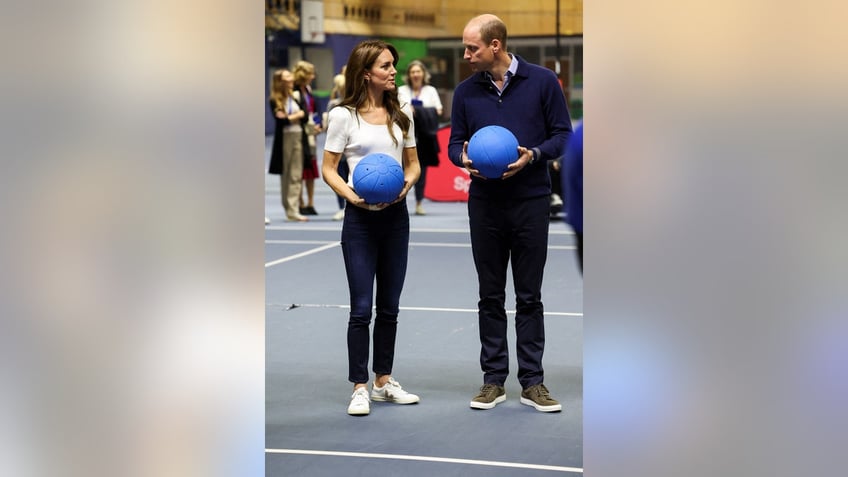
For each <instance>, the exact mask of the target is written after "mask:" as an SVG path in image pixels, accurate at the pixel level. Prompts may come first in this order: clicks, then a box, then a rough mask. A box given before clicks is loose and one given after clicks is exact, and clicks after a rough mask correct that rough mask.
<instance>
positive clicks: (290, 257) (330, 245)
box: [265, 242, 340, 268]
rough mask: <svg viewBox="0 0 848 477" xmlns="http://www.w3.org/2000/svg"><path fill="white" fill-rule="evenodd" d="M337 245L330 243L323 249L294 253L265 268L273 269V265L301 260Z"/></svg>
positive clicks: (337, 244) (268, 264) (267, 264)
mask: <svg viewBox="0 0 848 477" xmlns="http://www.w3.org/2000/svg"><path fill="white" fill-rule="evenodd" d="M339 244H340V242H332V243H328V244H327V245H324V246H323V247H317V248H313V249H312V250H307V251H305V252H301V253H296V254H294V255H289V256H288V257H283V258H280V259H277V260H273V261H271V262H268V263H266V264H265V268H268V267H273V266H274V265H279V264H281V263H285V262H288V261H290V260H295V259H298V258H301V257H305V256H307V255H312V254H313V253H318V252H323V251H324V250H327V249H329V248H333V247H338V246H339Z"/></svg>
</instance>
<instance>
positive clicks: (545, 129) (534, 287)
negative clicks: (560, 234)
mask: <svg viewBox="0 0 848 477" xmlns="http://www.w3.org/2000/svg"><path fill="white" fill-rule="evenodd" d="M506 41H507V34H506V25H505V24H504V23H503V22H502V21H501V20H500V19H499V18H498V17H496V16H494V15H489V14H487V15H480V16H478V17H475V18H472V19H471V20H470V21H469V22H468V24H467V25H466V27H465V30H464V31H463V33H462V43H463V45H464V46H465V53H464V59H465V60H466V61H468V62H469V64H470V65H471V69H472V70H473V71H474V72H475V73H474V74H473V75H472V76H471V77H470V78H468V79H466V80H465V81H463V82H462V83H460V84H459V86H457V88H456V90H455V91H454V99H453V107H452V110H451V136H450V142H449V144H448V157H449V158H450V160H451V162H453V163H454V164H455V165H457V166H459V167H464V168H465V169H467V170H468V171H469V173H470V174H471V176H472V178H471V187H470V189H469V198H468V218H469V227H470V230H471V250H472V254H473V256H474V265H475V267H476V269H477V281H478V286H479V295H480V301H479V302H478V319H479V324H480V343H481V350H480V366H481V368H482V371H483V386H482V387H481V388H480V391H479V393H478V394H477V395H476V396H474V398H473V399H472V400H471V407H472V408H474V409H491V408H493V407H495V406H496V405H497V404H498V403H501V402H503V401H505V400H506V392H505V390H504V382H505V381H506V377H507V375H508V374H509V351H508V348H507V317H506V310H505V305H504V301H505V299H506V291H505V290H506V281H507V275H506V274H507V268H508V265H509V262H510V261H511V262H512V273H513V282H514V284H515V296H516V306H515V309H516V313H515V331H516V348H517V349H516V352H517V357H518V381H519V383H521V386H522V388H523V391H522V393H521V403H522V404H526V405H528V406H533V407H534V408H535V409H537V410H539V411H542V412H556V411H561V410H562V406H561V405H560V403H559V402H557V401H556V400H555V399H553V398H552V397H551V395H550V392H549V391H548V389H547V388H546V387H545V385H544V378H545V376H544V370H543V368H542V355H543V354H544V350H545V325H544V307H543V304H542V291H541V290H542V274H543V272H544V268H545V261H546V260H547V247H548V225H549V222H550V195H551V179H550V176H549V174H548V167H547V162H548V160H556V159H558V158H559V157H560V156H561V155H562V154H563V151H564V150H565V146H566V143H567V141H568V138H569V136H570V135H571V118H570V116H569V113H568V107H567V106H566V103H565V97H564V95H563V93H562V88H561V87H560V84H559V81H558V80H557V77H556V75H555V74H554V73H553V72H552V71H550V70H548V69H546V68H543V67H541V66H538V65H534V64H530V63H527V62H526V61H524V60H523V59H521V58H519V57H518V56H515V55H512V54H510V53H507V49H506V46H507V45H506ZM490 125H498V126H502V127H505V128H506V129H509V130H510V131H511V132H512V133H513V134H514V135H515V137H516V139H518V144H519V147H518V153H519V156H518V159H517V160H516V161H515V162H514V163H512V164H510V165H509V169H508V170H507V172H505V173H504V174H503V176H502V177H501V178H500V179H486V178H484V177H483V176H481V175H479V174H478V173H477V169H475V168H474V163H473V160H474V158H473V157H471V158H469V157H468V155H467V150H468V140H469V139H470V138H471V136H472V135H473V134H474V133H475V132H476V131H477V130H478V129H480V128H482V127H484V126H490Z"/></svg>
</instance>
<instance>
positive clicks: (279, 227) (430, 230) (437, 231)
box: [265, 225, 574, 235]
mask: <svg viewBox="0 0 848 477" xmlns="http://www.w3.org/2000/svg"><path fill="white" fill-rule="evenodd" d="M265 230H297V231H301V232H308V231H312V230H314V231H319V232H341V225H335V226H326V225H267V226H265ZM409 231H410V232H411V233H428V234H431V233H432V234H468V233H469V231H468V229H467V228H463V229H436V228H418V227H410V229H409ZM548 235H574V231H573V230H570V229H568V228H567V227H563V228H562V229H559V230H548Z"/></svg>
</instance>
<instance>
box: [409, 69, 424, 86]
mask: <svg viewBox="0 0 848 477" xmlns="http://www.w3.org/2000/svg"><path fill="white" fill-rule="evenodd" d="M407 74H408V75H409V83H410V84H412V85H414V86H421V85H422V84H424V70H423V69H421V67H420V66H418V65H415V66H413V67H412V68H410V69H409V73H407Z"/></svg>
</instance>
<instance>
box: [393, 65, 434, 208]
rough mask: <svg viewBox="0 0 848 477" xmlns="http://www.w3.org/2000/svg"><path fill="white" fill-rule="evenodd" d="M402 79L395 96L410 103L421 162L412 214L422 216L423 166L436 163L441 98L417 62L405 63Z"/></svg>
mask: <svg viewBox="0 0 848 477" xmlns="http://www.w3.org/2000/svg"><path fill="white" fill-rule="evenodd" d="M403 82H404V83H405V84H404V85H403V86H400V87H398V98H400V103H401V104H403V103H410V104H412V106H413V107H414V108H415V128H416V133H417V134H418V136H417V138H418V144H417V146H418V147H417V148H418V158H419V162H420V164H421V177H420V178H419V179H418V182H417V183H416V184H415V215H425V212H424V207H423V206H422V205H421V203H422V202H423V201H424V186H425V185H426V183H427V166H435V165H438V164H439V157H438V154H439V145H438V141H437V140H436V131H437V129H438V120H439V117H440V116H441V115H442V100H441V98H439V92H438V91H437V90H436V88H434V87H432V86H431V85H430V72H429V71H427V67H426V66H424V63H422V62H421V61H418V60H412V61H410V62H409V65H408V66H407V67H406V74H405V75H404V77H403ZM424 116H427V117H426V118H425V117H424ZM422 121H423V122H422ZM425 124H426V126H425ZM425 129H426V130H425Z"/></svg>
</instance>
